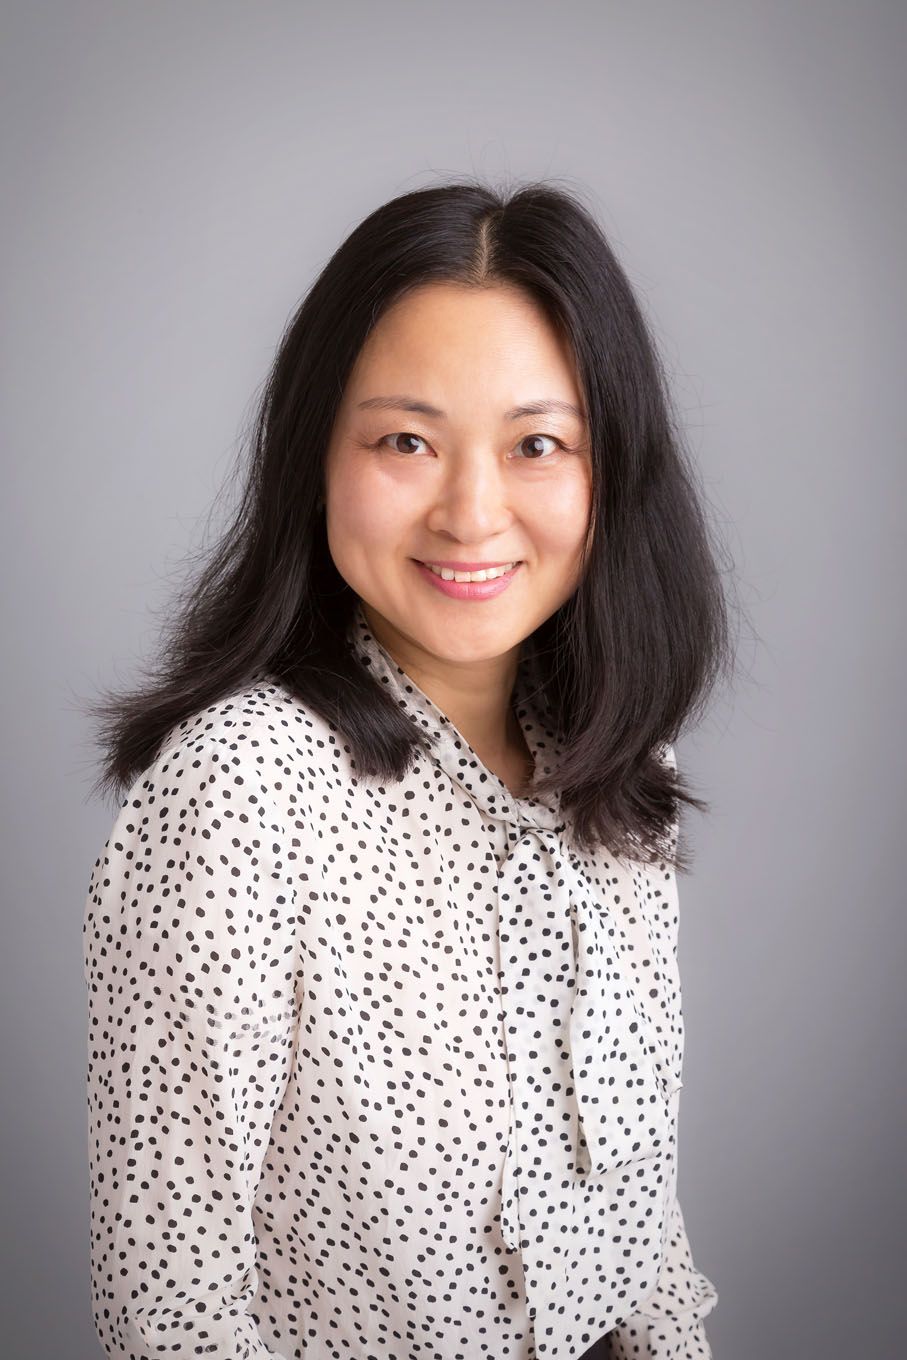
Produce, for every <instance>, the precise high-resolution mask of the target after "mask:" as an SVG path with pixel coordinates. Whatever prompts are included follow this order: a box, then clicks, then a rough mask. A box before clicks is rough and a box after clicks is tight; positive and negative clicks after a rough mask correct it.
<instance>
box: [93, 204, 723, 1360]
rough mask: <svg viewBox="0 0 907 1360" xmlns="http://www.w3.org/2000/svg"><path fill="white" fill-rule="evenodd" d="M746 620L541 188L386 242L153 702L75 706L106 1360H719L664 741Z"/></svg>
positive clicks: (309, 359) (308, 370)
mask: <svg viewBox="0 0 907 1360" xmlns="http://www.w3.org/2000/svg"><path fill="white" fill-rule="evenodd" d="M728 655H729V649H728V643H727V611H726V607H725V603H724V600H723V597H722V592H721V589H720V581H719V575H718V571H717V569H716V566H715V558H714V555H713V551H712V548H711V545H710V541H709V534H708V532H707V526H706V522H705V519H704V516H703V512H702V509H701V506H700V502H699V498H698V497H697V494H696V492H695V490H694V485H693V478H692V476H691V473H690V471H689V469H688V468H687V467H686V466H685V463H684V459H683V458H682V456H681V451H680V447H679V441H678V439H677V437H676V435H675V434H674V432H673V429H672V423H671V420H670V416H669V405H668V399H667V396H666V392H665V386H664V383H663V379H662V376H661V371H660V368H659V365H658V362H657V359H656V355H655V350H654V347H653V343H652V341H651V339H650V337H649V335H648V333H647V330H646V326H645V324H644V322H643V319H642V317H641V314H640V310H639V308H638V306H637V304H636V302H635V300H634V298H633V296H632V292H631V289H630V287H629V284H628V282H627V280H626V278H625V276H624V274H623V272H622V271H621V269H620V267H619V265H618V263H617V262H616V260H615V258H614V256H613V254H612V252H611V250H610V248H609V246H608V244H607V242H606V240H605V239H604V237H603V235H602V233H601V231H600V229H599V228H598V227H597V225H596V224H595V222H594V221H593V219H592V217H591V215H590V214H589V212H588V211H587V210H586V209H585V207H583V206H582V204H581V203H580V202H579V201H578V200H577V199H576V197H575V196H573V195H571V194H569V193H566V192H564V191H562V190H561V189H559V188H556V187H555V186H553V185H551V184H550V183H549V184H531V185H526V186H523V187H522V188H520V189H519V190H517V191H515V192H512V193H510V194H502V193H498V192H495V191H494V190H492V189H490V188H488V187H486V186H484V185H479V184H475V183H472V182H468V183H451V184H448V185H445V186H442V187H437V188H432V189H427V190H423V191H420V192H416V193H411V194H407V195H404V196H402V197H400V198H397V199H395V200H394V201H392V202H390V203H387V204H385V205H384V206H383V207H381V208H380V209H378V210H377V211H376V212H374V213H373V214H371V216H369V217H368V218H367V219H366V220H365V221H364V222H363V223H362V224H361V225H360V226H359V227H358V228H357V229H356V230H355V231H354V232H353V233H352V235H351V236H350V237H349V239H348V240H347V241H346V242H345V243H344V244H343V245H342V246H341V248H340V249H339V250H338V251H337V252H336V254H335V255H334V257H333V258H332V259H331V260H330V262H329V263H328V265H327V267H326V268H325V269H324V271H323V273H322V274H321V276H320V277H319V278H318V280H317V281H316V283H315V285H314V286H313V288H312V289H311V291H310V293H309V295H308V297H307V298H306V300H305V301H304V302H303V304H302V305H301V307H300V308H299V310H298V312H297V314H296V316H295V317H294V319H293V320H292V322H291V324H290V326H289V328H288V330H287V333H286V334H285V336H284V338H283V340H282V343H281V345H280V348H279V352H278V354H277V357H276V360H275V363H274V367H273V371H272V373H271V375H270V378H269V382H268V384H267V387H266V390H265V392H264V396H263V400H262V404H261V410H260V414H259V418H258V421H257V424H256V428H255V435H254V447H253V457H252V461H251V466H250V470H249V476H248V481H247V486H246V492H245V496H244V498H243V500H242V503H241V505H240V507H239V511H238V513H237V516H236V520H235V523H234V524H232V525H231V527H230V529H229V531H228V532H227V533H226V534H225V536H224V538H223V540H222V542H221V543H220V545H219V547H218V549H217V551H216V553H215V554H214V556H213V558H212V560H211V562H210V564H209V565H208V566H207V567H206V568H205V570H204V571H203V573H202V574H201V575H200V578H199V580H198V581H197V582H196V583H195V585H194V593H193V595H192V597H191V601H190V602H187V604H186V606H185V608H184V609H183V610H182V611H181V613H180V614H179V616H178V618H177V621H176V623H175V624H174V626H173V628H172V630H171V633H170V635H169V637H168V639H167V642H166V657H165V662H164V664H163V666H162V667H161V669H160V672H159V674H158V675H157V676H156V677H155V678H154V680H153V681H152V682H149V683H148V684H147V685H145V686H143V687H142V688H141V689H139V690H138V691H137V692H135V693H133V694H131V695H126V696H114V697H108V698H107V699H106V700H105V702H104V703H102V704H97V705H94V706H93V707H94V711H95V713H96V715H97V716H98V717H99V718H100V720H101V724H102V728H103V734H104V742H105V747H106V751H107V761H106V765H105V770H104V777H103V779H102V781H101V784H102V786H103V785H104V784H107V785H109V786H110V787H111V788H114V789H116V790H117V791H118V794H119V796H120V797H121V798H122V802H121V806H120V810H119V815H118V817H117V819H116V822H115V824H114V827H113V829H112V832H111V834H110V837H109V839H108V840H107V843H106V844H105V846H104V848H103V850H102V852H101V854H100V855H99V857H98V859H97V861H96V864H95V867H94V871H93V873H92V878H91V883H90V886H89V892H88V898H87V903H86V908H85V922H84V930H85V934H84V939H85V975H86V980H87V983H88V988H89V1007H90V1014H89V1069H88V1093H89V1110H90V1158H91V1193H92V1261H91V1264H92V1288H93V1303H94V1314H95V1321H96V1327H97V1330H98V1334H99V1336H100V1338H101V1340H102V1342H103V1343H104V1346H105V1348H106V1350H107V1352H108V1354H110V1355H128V1356H148V1357H150V1356H152V1355H168V1356H171V1357H177V1356H179V1357H183V1356H190V1355H191V1356H197V1355H200V1354H206V1355H212V1356H216V1357H217V1358H218V1360H222V1358H223V1360H226V1357H240V1356H243V1357H252V1356H266V1355H276V1356H281V1357H287V1358H288V1357H291V1356H294V1357H295V1356H303V1355H306V1356H309V1355H310V1356H315V1357H318V1360H328V1358H329V1357H356V1358H357V1360H358V1358H360V1357H374V1358H375V1360H378V1358H379V1357H393V1358H394V1360H410V1358H411V1357H412V1358H415V1357H426V1360H427V1358H428V1357H431V1360H474V1358H475V1357H481V1356H488V1357H494V1358H495V1360H508V1358H510V1360H531V1358H532V1357H538V1360H549V1358H550V1360H568V1357H571V1358H572V1357H580V1356H582V1355H589V1356H602V1355H611V1356H618V1357H623V1356H628V1357H629V1356H634V1357H635V1356H641V1355H644V1356H650V1357H663V1358H664V1360H666V1358H667V1357H669V1356H670V1357H672V1358H673V1357H687V1356H707V1355H709V1347H708V1342H707V1339H706V1334H705V1329H704V1325H703V1319H704V1318H705V1316H706V1315H707V1314H708V1313H709V1312H710V1310H711V1309H712V1307H713V1306H714V1303H715V1300H716V1297H717V1295H716V1293H715V1290H714V1288H713V1286H712V1285H711V1283H710V1282H709V1280H708V1279H706V1277H705V1276H703V1275H702V1274H701V1273H699V1272H698V1271H697V1270H696V1268H695V1267H694V1265H693V1262H692V1259H691V1256H690V1250H689V1245H688V1241H687V1238H686V1235H685V1232H684V1225H683V1219H682V1216H681V1211H680V1208H679V1205H678V1203H677V1197H676V1172H677V1166H676V1130H677V1114H678V1099H679V1088H680V1086H681V1070H682V1060H683V1027H682V1016H681V1010H680V985H679V976H678V971H677V952H676V951H677V924H678V923H677V895H676V884H675V871H676V870H678V869H681V868H683V867H685V866H684V863H683V857H682V855H681V853H680V851H679V846H678V831H679V810H680V806H681V803H683V802H686V803H688V804H692V805H694V806H696V807H699V808H700V809H702V808H704V807H706V806H707V805H706V804H704V803H703V802H701V801H700V800H699V799H697V798H694V797H693V796H692V794H690V793H689V792H687V791H686V790H685V789H684V788H683V786H682V782H681V781H680V779H679V777H678V776H677V773H676V763H675V760H674V753H673V741H674V739H675V738H676V735H677V733H678V731H679V730H680V728H681V725H682V724H683V722H684V720H685V719H686V718H687V717H688V716H689V714H690V713H691V712H692V711H693V709H694V707H695V706H696V705H697V703H701V702H702V700H703V698H704V696H705V694H706V692H707V690H708V688H709V685H710V684H711V682H712V681H713V680H714V678H715V676H716V674H717V672H718V670H719V668H720V666H721V665H723V664H724V663H725V662H726V661H727V659H728Z"/></svg>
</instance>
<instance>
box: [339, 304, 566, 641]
mask: <svg viewBox="0 0 907 1360" xmlns="http://www.w3.org/2000/svg"><path fill="white" fill-rule="evenodd" d="M539 403H558V404H560V406H561V408H568V407H574V408H577V411H578V412H580V413H579V414H577V413H574V411H572V410H569V409H551V410H545V411H541V410H539V409H538V404H539ZM416 404H418V409H417V405H416ZM530 405H535V406H536V408H537V409H536V410H535V411H531V412H528V413H526V412H517V411H515V408H520V407H526V406H530ZM429 408H432V409H429ZM581 408H582V399H581V395H580V390H579V387H578V385H577V380H576V377H575V374H574V369H573V362H572V358H571V355H570V353H569V352H568V349H567V348H566V347H565V345H564V344H563V342H562V341H561V340H560V338H559V337H558V335H557V333H556V332H555V331H554V329H553V328H552V327H551V325H550V324H549V322H548V320H547V318H546V317H545V315H544V313H543V312H542V311H541V310H540V309H539V307H538V306H537V304H536V303H534V302H533V301H532V300H531V299H530V298H528V297H527V296H526V295H525V294H523V293H522V292H520V291H519V290H518V289H516V288H513V287H509V286H494V287H491V288H487V289H478V288H468V287H464V286H460V285H457V284H447V283H437V284H428V285H425V286H422V287H420V288H419V289H418V290H416V291H414V292H412V293H410V294H408V295H407V296H406V297H404V298H402V299H401V300H400V301H399V302H398V303H397V304H396V305H395V306H394V307H393V308H391V309H390V310H389V311H387V312H386V313H385V314H384V315H383V316H382V317H381V319H380V320H379V322H378V323H377V325H376V326H375V328H374V330H373V331H372V332H371V334H370V335H369V337H368V339H367V341H366V343H365V345H364V346H363V349H362V350H361V352H360V354H359V357H358V359H357V362H356V364H355V366H354V369H353V371H352V373H351V375H350V378H349V381H348V383H347V386H346V390H345V392H344V396H343V400H342V403H341V407H340V410H339V412H338V415H337V419H336V422H335V425H334V429H333V431H332V434H331V440H330V444H329V448H328V453H327V460H326V466H325V495H326V516H327V535H328V544H329V547H330V551H331V555H332V557H333V560H334V563H335V565H336V567H337V570H338V571H339V572H340V575H341V576H342V577H343V578H344V580H345V581H346V582H347V584H348V585H349V586H350V587H351V588H352V589H353V590H354V591H355V592H356V594H357V595H358V596H359V597H360V598H361V600H362V601H363V605H364V606H365V613H366V615H367V616H368V617H369V618H370V621H371V620H372V619H374V620H376V621H377V624H378V626H377V627H376V628H375V631H376V635H377V636H378V637H379V640H380V641H382V642H385V644H386V645H389V649H390V650H391V651H393V646H392V645H391V644H392V640H393V638H394V635H397V636H399V638H401V639H404V640H405V643H406V645H405V647H404V648H403V650H405V651H406V652H410V653H411V652H412V650H413V648H415V649H418V650H420V651H423V652H427V653H430V654H431V656H433V657H435V658H441V659H446V660H448V661H451V662H457V663H468V662H470V661H482V660H489V659H491V658H493V657H503V656H506V655H509V654H510V653H511V652H513V650H514V649H518V647H519V644H520V643H521V642H522V640H523V639H524V638H526V637H528V636H529V635H530V634H531V633H532V632H533V631H534V629H536V628H537V627H538V626H539V624H541V623H542V622H544V620H545V619H547V618H549V617H550V615H551V614H553V613H554V612H555V610H557V609H558V608H559V607H560V606H561V605H562V604H563V603H564V601H565V600H567V599H569V597H570V596H571V595H572V593H573V591H574V590H575V588H576V586H577V583H578V579H579V570H580V564H581V554H582V549H583V543H584V540H585V537H586V533H587V528H588V526H589V515H590V507H591V490H592V471H591V459H590V453H589V441H588V428H587V425H586V421H585V418H584V415H583V414H582V413H581ZM426 562H431V563H435V564H437V563H450V564H453V565H454V567H457V566H460V565H462V566H463V567H464V568H465V569H469V570H473V569H475V568H476V564H482V563H486V564H492V563H512V562H518V563H519V566H518V567H517V568H516V570H515V571H514V572H513V574H512V576H510V578H509V581H508V583H507V585H506V588H504V589H503V590H500V589H499V590H497V591H496V593H493V594H491V593H485V594H484V595H483V588H481V587H479V588H475V587H459V589H457V587H454V589H453V591H452V592H445V591H444V590H443V589H440V588H439V586H440V585H441V583H440V582H438V581H437V580H436V579H435V578H433V577H432V576H431V575H430V574H429V573H428V571H427V569H426V567H425V566H424V565H420V564H424V563H426ZM484 591H485V592H487V591H488V587H487V586H486V587H484ZM382 621H383V629H382ZM382 631H383V636H382Z"/></svg>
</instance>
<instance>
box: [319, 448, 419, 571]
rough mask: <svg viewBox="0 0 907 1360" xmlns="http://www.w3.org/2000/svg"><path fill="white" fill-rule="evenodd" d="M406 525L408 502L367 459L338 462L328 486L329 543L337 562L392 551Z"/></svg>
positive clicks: (332, 469)
mask: <svg viewBox="0 0 907 1360" xmlns="http://www.w3.org/2000/svg"><path fill="white" fill-rule="evenodd" d="M406 522H407V509H406V498H405V496H402V495H401V494H400V490H399V488H397V489H396V490H395V491H394V492H391V491H390V490H389V488H388V487H387V484H386V479H385V478H383V477H382V476H381V475H380V474H379V473H378V472H377V471H376V470H375V468H374V465H373V464H371V463H370V462H369V460H368V459H367V458H353V457H349V458H338V459H337V460H336V461H335V463H334V464H333V466H332V468H331V470H330V478H329V483H328V517H327V527H328V542H329V544H330V547H331V552H332V554H333V555H334V558H335V560H339V559H341V558H342V559H346V560H349V559H352V558H355V557H356V555H357V554H359V553H362V552H367V551H369V550H374V549H380V548H381V547H382V546H384V547H388V548H390V547H393V546H394V545H395V544H396V543H397V541H398V540H399V538H400V535H401V531H402V529H403V528H404V526H405V524H406Z"/></svg>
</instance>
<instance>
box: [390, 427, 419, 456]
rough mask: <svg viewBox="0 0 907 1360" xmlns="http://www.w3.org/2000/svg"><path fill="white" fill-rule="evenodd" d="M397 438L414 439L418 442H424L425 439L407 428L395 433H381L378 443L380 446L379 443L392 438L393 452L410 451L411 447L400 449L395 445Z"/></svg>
mask: <svg viewBox="0 0 907 1360" xmlns="http://www.w3.org/2000/svg"><path fill="white" fill-rule="evenodd" d="M398 439H415V440H417V442H418V443H420V444H424V443H425V440H424V439H423V438H422V436H421V435H420V434H412V433H411V432H410V431H409V430H399V431H398V432H397V433H396V434H386V435H383V436H382V437H381V439H379V440H378V445H379V446H380V445H381V444H386V443H387V442H388V440H392V441H393V444H392V448H393V450H394V452H395V453H411V452H412V450H411V449H401V448H398V447H397V443H396V441H397V440H398Z"/></svg>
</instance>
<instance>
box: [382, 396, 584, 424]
mask: <svg viewBox="0 0 907 1360" xmlns="http://www.w3.org/2000/svg"><path fill="white" fill-rule="evenodd" d="M358 408H359V409H360V410H362V409H367V410H376V411H415V412H416V413H417V414H418V415H423V416H429V417H431V419H432V420H446V419H447V416H446V414H445V413H444V412H443V411H441V410H439V409H438V407H437V406H430V405H429V403H428V402H427V401H418V400H417V399H416V398H415V397H405V396H396V397H366V399H365V401H360V402H359V403H358ZM557 414H561V415H571V416H576V417H577V419H578V420H585V418H586V417H585V415H584V414H583V412H582V411H581V410H580V408H579V407H578V406H574V404H573V402H571V401H556V400H554V399H549V400H545V401H530V402H526V403H525V404H524V405H522V406H513V407H511V409H510V410H509V411H505V412H504V419H505V420H520V419H521V417H523V416H544V415H557Z"/></svg>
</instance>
